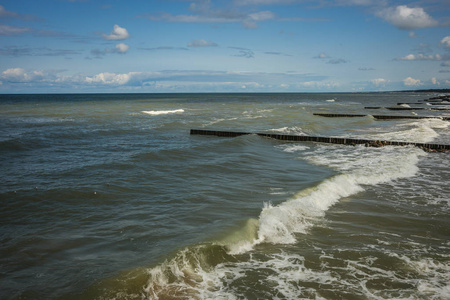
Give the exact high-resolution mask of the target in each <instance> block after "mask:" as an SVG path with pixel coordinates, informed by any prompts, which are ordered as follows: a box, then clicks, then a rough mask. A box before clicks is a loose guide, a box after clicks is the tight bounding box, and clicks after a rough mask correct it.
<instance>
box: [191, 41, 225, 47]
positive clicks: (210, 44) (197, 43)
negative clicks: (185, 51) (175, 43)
mask: <svg viewBox="0 0 450 300" xmlns="http://www.w3.org/2000/svg"><path fill="white" fill-rule="evenodd" d="M187 46H188V47H217V46H218V45H217V44H216V43H214V42H211V41H205V40H193V41H192V42H190V43H189V44H188V45H187Z"/></svg>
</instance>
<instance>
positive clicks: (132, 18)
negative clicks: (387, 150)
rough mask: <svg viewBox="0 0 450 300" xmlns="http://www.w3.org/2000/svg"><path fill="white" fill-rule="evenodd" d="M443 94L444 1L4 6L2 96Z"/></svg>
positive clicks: (54, 1) (449, 17) (30, 0)
mask: <svg viewBox="0 0 450 300" xmlns="http://www.w3.org/2000/svg"><path fill="white" fill-rule="evenodd" d="M435 88H437V89H443V88H450V0H427V1H420V0H419V1H396V0H317V1H312V0H228V1H222V0H164V1H163V0H145V1H144V0H127V1H123V0H39V1H36V0H11V1H10V0H7V1H2V0H0V93H105V92H107V93H122V92H123V93H168V92H169V93H170V92H369V91H393V90H413V89H435Z"/></svg>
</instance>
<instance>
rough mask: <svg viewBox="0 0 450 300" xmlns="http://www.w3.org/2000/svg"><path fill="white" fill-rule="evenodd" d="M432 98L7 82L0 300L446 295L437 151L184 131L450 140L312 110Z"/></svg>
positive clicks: (1, 155)
mask: <svg viewBox="0 0 450 300" xmlns="http://www.w3.org/2000/svg"><path fill="white" fill-rule="evenodd" d="M431 96H432V95H431V94H415V93H374V94H170V95H169V94H168V95H160V94H149V95H146V94H130V95H124V94H112V95H108V94H99V95H95V94H91V95H2V96H0V107H1V109H0V125H1V126H0V164H1V170H2V172H1V175H0V178H1V182H2V183H1V184H0V199H1V201H0V205H1V209H0V285H1V286H2V288H1V291H0V298H2V299H44V298H45V299H49V298H50V299H58V298H60V299H72V298H73V299H142V298H144V299H301V298H305V299H448V298H449V297H450V296H449V295H450V285H449V284H448V282H450V264H449V256H450V255H449V253H450V251H449V250H450V243H449V242H448V241H449V238H450V229H449V228H450V221H449V220H450V219H449V205H450V198H449V197H448V195H449V194H450V193H449V192H450V189H449V187H448V183H449V179H450V163H449V159H448V153H425V152H423V151H422V150H420V149H418V148H413V147H383V148H366V147H363V146H356V147H353V146H344V145H327V144H318V143H306V142H305V143H294V142H283V141H278V140H271V139H267V138H262V137H259V136H256V135H247V136H240V137H237V138H219V137H211V136H194V135H193V136H191V135H189V130H190V129H191V128H197V129H214V130H230V131H232V130H236V131H249V132H268V133H286V134H308V135H319V136H345V137H360V138H373V139H386V140H398V141H413V142H435V143H438V142H439V143H447V144H448V143H449V142H450V134H449V132H448V124H449V123H448V122H446V121H442V120H435V119H433V120H431V119H424V120H389V121H377V120H375V119H373V118H372V117H370V116H367V117H362V118H323V117H319V116H314V115H313V113H315V112H330V113H349V114H353V113H354V114H389V115H391V114H411V112H410V111H406V112H401V111H387V110H383V109H381V110H365V109H364V107H367V106H391V105H395V104H396V103H397V102H413V101H417V100H421V99H425V98H428V97H431ZM330 100H334V101H330ZM417 114H419V115H430V116H431V115H433V116H436V115H448V113H446V112H429V111H417Z"/></svg>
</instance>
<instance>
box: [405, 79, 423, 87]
mask: <svg viewBox="0 0 450 300" xmlns="http://www.w3.org/2000/svg"><path fill="white" fill-rule="evenodd" d="M403 84H404V85H406V86H419V85H421V84H422V83H421V82H420V80H419V79H414V78H412V77H407V78H405V79H403Z"/></svg>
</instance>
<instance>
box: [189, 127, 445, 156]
mask: <svg viewBox="0 0 450 300" xmlns="http://www.w3.org/2000/svg"><path fill="white" fill-rule="evenodd" d="M190 134H198V135H213V136H219V137H237V136H241V135H247V134H256V135H259V136H262V137H268V138H273V139H277V140H283V141H293V142H318V143H328V144H341V145H353V146H355V145H361V144H363V145H365V146H367V147H369V146H370V147H382V146H409V145H411V146H415V147H419V148H422V149H424V150H428V151H448V150H450V145H442V144H425V143H412V142H396V141H380V140H368V139H353V138H339V137H323V136H309V135H286V134H272V133H251V132H239V131H238V132H236V131H218V130H205V129H191V131H190Z"/></svg>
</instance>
